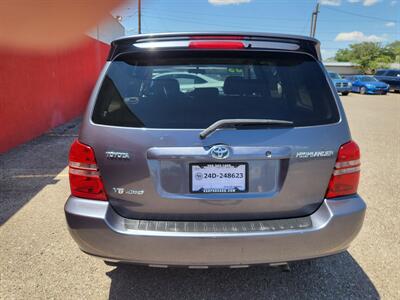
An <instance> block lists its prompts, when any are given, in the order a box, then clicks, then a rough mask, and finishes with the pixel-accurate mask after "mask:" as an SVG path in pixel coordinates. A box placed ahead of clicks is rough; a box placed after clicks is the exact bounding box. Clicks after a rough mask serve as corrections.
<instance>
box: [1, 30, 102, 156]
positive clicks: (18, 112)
mask: <svg viewBox="0 0 400 300" xmlns="http://www.w3.org/2000/svg"><path fill="white" fill-rule="evenodd" d="M108 50H109V45H107V44H105V43H102V42H100V41H97V40H95V39H92V38H89V37H87V38H85V40H84V41H83V42H82V44H81V45H80V46H78V47H75V48H73V49H68V50H65V51H59V52H57V53H52V54H51V55H49V54H47V55H45V54H27V53H16V52H15V51H10V50H4V49H0V153H2V152H6V151H7V150H9V149H11V148H13V147H15V146H17V145H19V144H21V143H24V142H27V141H29V140H31V139H33V138H34V137H37V136H39V135H41V134H43V133H44V132H46V131H47V130H49V129H51V128H53V127H55V126H58V125H60V124H63V123H65V122H67V121H69V120H71V119H73V118H74V117H76V116H78V115H80V114H82V112H83V111H84V109H85V107H86V103H87V100H88V97H89V96H90V93H91V90H92V88H93V86H94V83H95V82H96V79H97V76H98V74H99V71H100V70H101V68H102V66H103V64H104V62H105V59H106V56H107V53H108Z"/></svg>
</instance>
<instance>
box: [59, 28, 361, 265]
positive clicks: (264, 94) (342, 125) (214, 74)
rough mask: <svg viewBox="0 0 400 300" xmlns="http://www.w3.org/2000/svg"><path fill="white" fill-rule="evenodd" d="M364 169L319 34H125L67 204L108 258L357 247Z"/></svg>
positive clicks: (246, 258)
mask: <svg viewBox="0 0 400 300" xmlns="http://www.w3.org/2000/svg"><path fill="white" fill-rule="evenodd" d="M359 175H360V151H359V148H358V146H357V144H356V143H355V142H354V141H352V139H351V136H350V131H349V127H348V124H347V121H346V117H345V114H344V111H343V107H342V105H341V103H340V99H339V97H338V96H337V93H336V92H335V86H334V85H333V84H332V82H331V80H330V78H329V76H328V74H327V72H326V71H325V69H324V67H323V66H322V64H321V61H320V52H319V42H318V41H317V40H315V39H311V38H308V37H301V36H287V35H274V34H249V33H243V34H230V33H229V34H227V33H223V34H218V33H178V34H177V33H174V34H156V35H138V36H132V37H127V38H122V39H118V40H115V41H114V42H113V43H112V45H111V51H110V54H109V57H108V61H107V63H106V65H105V67H104V70H103V72H102V73H101V75H100V78H99V80H98V82H97V85H96V87H95V88H94V91H93V94H92V96H91V98H90V101H89V105H88V108H87V111H86V114H85V116H84V119H83V124H82V128H81V132H80V136H79V139H78V140H77V141H75V142H74V143H73V144H72V146H71V151H70V157H69V176H70V186H71V196H70V197H69V199H68V201H67V203H66V205H65V214H66V219H67V223H68V226H69V230H70V233H71V235H72V237H73V238H74V239H75V241H76V242H77V244H78V245H79V247H80V248H81V249H82V251H84V252H86V253H88V254H91V255H95V256H98V257H101V258H103V259H105V260H114V261H121V262H131V263H140V264H146V265H151V266H189V267H200V268H203V267H207V266H230V267H242V266H246V265H250V264H260V263H282V262H288V261H293V260H301V259H308V258H314V257H320V256H325V255H331V254H335V253H339V252H342V251H344V250H345V249H346V248H347V247H348V246H349V244H350V242H351V241H352V240H353V239H354V238H355V237H356V235H357V234H358V232H359V230H360V228H361V226H362V223H363V220H364V214H365V209H366V206H365V203H364V201H363V200H362V199H361V198H360V196H359V195H358V194H357V186H358V181H359Z"/></svg>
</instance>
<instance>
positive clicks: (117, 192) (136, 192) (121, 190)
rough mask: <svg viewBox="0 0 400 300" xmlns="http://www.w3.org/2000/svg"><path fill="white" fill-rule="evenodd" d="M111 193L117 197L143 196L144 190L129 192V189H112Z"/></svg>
mask: <svg viewBox="0 0 400 300" xmlns="http://www.w3.org/2000/svg"><path fill="white" fill-rule="evenodd" d="M112 189H113V192H114V193H116V194H118V195H123V194H126V195H143V194H144V190H131V189H124V188H116V187H113V188H112Z"/></svg>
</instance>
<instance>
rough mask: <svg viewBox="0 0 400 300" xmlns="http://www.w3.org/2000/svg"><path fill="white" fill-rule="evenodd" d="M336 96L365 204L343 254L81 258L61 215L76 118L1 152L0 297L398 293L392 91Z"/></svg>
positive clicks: (399, 134)
mask: <svg viewBox="0 0 400 300" xmlns="http://www.w3.org/2000/svg"><path fill="white" fill-rule="evenodd" d="M343 103H344V106H345V109H346V112H347V117H348V119H349V121H350V125H351V130H352V134H353V138H354V139H355V140H356V141H357V142H358V143H359V145H360V147H361V149H362V179H361V185H360V189H359V192H360V194H361V195H362V196H363V197H364V199H365V201H366V202H367V204H368V211H367V216H366V221H365V225H364V227H363V229H362V231H361V233H360V235H359V236H358V238H357V239H356V240H355V241H354V243H353V244H352V246H351V247H350V249H349V251H348V252H345V253H343V254H340V255H336V256H332V257H327V258H321V259H318V260H315V261H311V262H298V263H293V264H292V271H291V272H290V273H287V272H281V271H280V270H278V269H273V268H267V267H252V268H249V269H236V270H230V269H209V270H188V269H152V268H147V267H138V266H119V267H114V266H108V265H106V264H104V262H103V261H101V260H98V259H95V258H93V257H89V256H87V255H84V254H83V253H81V252H80V250H79V249H78V248H77V246H76V245H75V243H74V242H73V241H72V239H71V238H70V236H69V234H68V232H67V229H66V225H65V219H64V213H63V205H64V202H65V200H66V198H67V196H68V180H67V169H66V165H67V153H68V147H69V144H70V143H71V141H72V140H73V138H74V135H76V132H77V124H79V121H75V122H72V123H70V124H67V125H65V126H62V127H59V128H57V129H55V130H54V131H52V132H50V133H48V134H45V135H43V136H42V137H40V138H38V139H35V140H34V141H32V142H30V143H28V144H26V145H23V146H21V147H18V148H17V149H14V150H13V151H11V152H9V153H7V154H4V155H2V156H0V299H24V298H30V299H35V298H63V299H72V298H73V299H81V298H85V299H105V298H110V299H125V298H131V299H145V298H147V299H148V298H150V299H161V298H163V299H165V298H174V299H228V298H229V299H243V298H247V299H265V298H290V299H321V298H328V299H337V298H340V299H349V298H355V299H356V298H357V299H378V298H384V299H400V292H399V290H400V284H399V282H400V276H399V269H400V264H399V260H400V257H399V256H400V237H399V231H400V228H399V223H400V221H399V207H400V205H399V203H398V201H399V200H400V195H399V189H398V178H399V177H400V172H399V170H400V94H390V95H387V96H360V95H355V94H351V95H350V96H347V97H343Z"/></svg>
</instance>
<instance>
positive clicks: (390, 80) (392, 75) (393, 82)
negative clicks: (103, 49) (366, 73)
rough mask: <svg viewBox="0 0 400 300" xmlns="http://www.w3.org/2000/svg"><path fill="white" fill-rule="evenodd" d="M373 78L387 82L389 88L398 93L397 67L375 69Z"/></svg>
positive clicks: (399, 82)
mask: <svg viewBox="0 0 400 300" xmlns="http://www.w3.org/2000/svg"><path fill="white" fill-rule="evenodd" d="M375 78H376V79H378V80H380V81H382V82H385V83H387V84H388V85H389V86H390V87H389V89H390V90H393V91H394V92H396V93H400V70H399V69H397V70H395V69H386V70H385V69H382V70H377V71H376V73H375Z"/></svg>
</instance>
